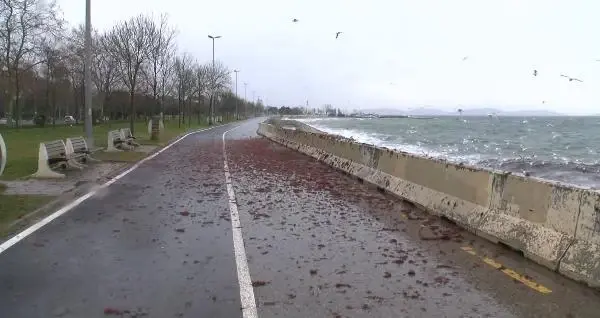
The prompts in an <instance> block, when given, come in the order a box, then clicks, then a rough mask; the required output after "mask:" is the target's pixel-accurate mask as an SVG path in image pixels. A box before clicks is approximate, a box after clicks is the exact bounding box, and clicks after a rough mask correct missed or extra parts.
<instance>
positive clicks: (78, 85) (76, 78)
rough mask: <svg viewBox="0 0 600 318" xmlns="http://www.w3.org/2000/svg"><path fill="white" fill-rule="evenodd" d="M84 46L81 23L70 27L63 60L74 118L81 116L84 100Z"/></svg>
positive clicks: (83, 30)
mask: <svg viewBox="0 0 600 318" xmlns="http://www.w3.org/2000/svg"><path fill="white" fill-rule="evenodd" d="M84 48H85V29H84V26H83V25H81V24H80V25H79V26H78V27H76V28H73V29H71V31H70V32H69V36H68V38H67V41H66V44H65V49H64V50H65V52H64V54H65V56H64V61H65V65H66V67H67V70H68V76H69V82H70V83H71V89H72V94H73V95H72V97H73V109H72V111H73V113H72V114H73V115H74V117H75V119H76V120H79V119H81V117H82V116H83V104H84V103H85V101H84V87H83V85H84V76H83V75H84V74H83V63H84Z"/></svg>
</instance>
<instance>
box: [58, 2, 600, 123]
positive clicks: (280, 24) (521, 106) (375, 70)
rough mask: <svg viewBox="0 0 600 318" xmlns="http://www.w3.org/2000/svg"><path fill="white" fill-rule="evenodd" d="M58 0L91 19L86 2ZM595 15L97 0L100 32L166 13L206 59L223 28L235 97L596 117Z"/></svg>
mask: <svg viewBox="0 0 600 318" xmlns="http://www.w3.org/2000/svg"><path fill="white" fill-rule="evenodd" d="M58 4H59V5H60V7H61V9H62V11H63V12H64V17H65V19H66V20H67V21H69V22H70V23H71V24H72V25H76V24H79V23H83V22H84V19H85V1H83V0H58ZM598 12H600V2H598V1H593V0H588V1H585V0H570V1H564V0H452V1H448V0H419V1H416V0H410V1H408V0H388V1H380V0H371V1H364V0H361V1H355V0H327V1H315V0H253V1H247V0H218V1H189V0H187V1H186V0H168V1H166V0H119V1H117V0H102V1H98V0H92V24H93V27H94V28H96V29H98V30H106V29H109V28H110V27H111V26H112V25H114V24H115V23H116V22H118V21H120V20H124V19H128V18H129V17H132V16H135V15H137V14H140V13H143V14H150V15H154V16H156V17H158V16H159V15H160V14H162V13H166V14H168V16H169V20H170V22H171V24H172V25H174V26H175V27H176V28H177V30H178V37H177V46H178V48H179V51H180V52H188V53H190V54H192V55H193V56H195V57H196V58H197V59H198V60H199V61H201V62H208V61H210V60H211V59H212V43H211V41H210V39H208V37H207V35H208V34H212V35H221V36H222V38H221V39H218V40H216V43H215V57H216V59H218V60H220V61H222V62H223V63H225V64H226V65H227V66H228V67H230V68H232V69H238V70H240V73H239V75H238V76H239V77H238V94H239V95H240V96H242V97H244V94H246V97H247V98H248V99H252V98H253V97H259V96H260V97H261V98H262V99H263V100H264V101H266V102H267V103H268V104H269V105H274V106H281V105H287V106H296V105H305V104H306V102H307V101H308V103H309V106H310V107H311V108H312V107H319V106H321V105H323V104H332V105H334V106H335V107H340V108H342V109H356V108H360V109H369V108H390V109H398V110H406V109H411V108H417V107H422V106H427V107H432V108H437V109H442V110H455V109H457V108H463V109H469V108H483V107H494V108H499V109H501V110H505V111H513V110H525V109H527V110H551V111H557V112H561V113H566V114H576V115H583V114H600V40H599V35H600V19H598V18H597V13H598ZM293 18H296V19H298V20H299V21H298V22H297V23H293V22H292V19H293ZM338 31H342V32H343V33H342V34H341V35H340V37H339V38H338V39H335V33H336V32H338ZM465 57H467V58H466V59H464V58H465ZM533 70H537V71H538V76H533ZM561 74H565V75H567V76H570V77H575V78H578V79H581V80H582V81H583V82H576V81H572V82H570V81H569V80H568V79H567V78H564V77H561V76H560V75H561ZM244 82H246V83H247V90H246V92H244V85H243V83H244ZM253 92H255V93H254V94H253ZM543 101H544V103H542V102H543Z"/></svg>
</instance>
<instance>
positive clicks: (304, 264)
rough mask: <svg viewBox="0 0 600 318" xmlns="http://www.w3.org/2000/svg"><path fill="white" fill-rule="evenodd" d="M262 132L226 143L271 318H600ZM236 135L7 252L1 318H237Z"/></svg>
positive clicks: (206, 143)
mask: <svg viewBox="0 0 600 318" xmlns="http://www.w3.org/2000/svg"><path fill="white" fill-rule="evenodd" d="M257 123H258V120H251V121H248V122H245V123H244V124H242V125H241V126H240V127H238V128H236V129H235V130H233V131H231V132H229V133H228V135H227V141H226V145H227V152H228V159H229V168H230V171H231V176H232V180H233V184H234V188H235V192H236V201H237V204H238V210H239V213H240V220H241V224H242V232H243V237H244V242H245V246H246V254H247V258H248V264H249V269H250V275H251V278H252V281H253V282H254V283H255V285H256V286H257V287H255V288H254V293H255V297H256V303H257V305H258V314H259V317H597V316H598V312H600V301H599V300H600V296H598V294H597V293H596V292H594V291H592V290H591V289H589V288H586V287H583V286H581V285H579V284H577V283H574V282H572V281H570V280H567V279H564V278H562V277H561V276H559V275H557V274H555V273H553V272H550V271H548V270H546V269H544V268H541V267H540V266H537V265H535V264H533V263H531V262H529V261H527V260H525V259H523V258H522V257H521V256H520V255H518V254H516V253H514V252H512V251H509V250H506V249H504V248H502V247H499V246H496V245H493V244H489V243H487V242H486V241H484V240H481V239H479V238H477V237H474V236H472V235H470V234H469V233H466V232H464V231H462V230H461V229H458V228H456V227H455V226H453V225H452V224H449V223H446V222H444V221H443V220H438V219H436V218H433V217H431V216H429V215H427V214H426V213H423V212H420V211H418V210H417V209H416V208H414V207H413V206H411V205H410V204H407V203H405V202H402V201H400V200H398V199H396V198H394V197H391V196H389V195H386V194H382V193H379V192H378V191H376V189H373V188H371V187H369V186H368V185H366V184H362V183H360V182H358V181H357V180H355V179H353V178H351V177H348V176H345V175H344V174H342V173H340V172H337V171H335V170H332V169H331V168H329V167H327V166H325V165H322V164H320V163H318V162H317V161H315V160H313V159H311V158H309V157H306V156H304V155H302V154H299V153H296V152H293V151H290V150H288V149H285V148H283V147H281V146H279V145H276V144H274V143H271V142H269V141H267V140H264V139H261V138H258V137H256V134H255V130H256V128H257ZM233 127H235V126H234V125H228V126H224V127H218V128H215V129H213V130H209V131H205V132H200V133H197V134H194V135H191V136H189V137H187V138H186V139H184V140H182V141H181V142H180V143H178V144H176V145H174V146H173V147H171V148H170V149H168V150H167V151H165V152H163V153H162V154H160V155H158V156H157V157H156V158H154V159H152V160H150V161H148V162H146V163H145V164H143V165H141V166H140V167H139V168H138V169H136V170H134V171H133V172H131V173H130V174H128V175H126V176H125V177H123V178H122V179H120V180H119V181H117V182H115V183H114V184H113V185H111V186H110V187H108V188H107V189H105V190H104V191H103V192H102V193H100V194H99V195H96V196H95V197H93V198H91V199H89V200H87V201H85V202H83V203H82V204H81V205H79V206H78V207H76V208H74V209H73V210H72V211H70V212H68V213H67V214H65V215H63V216H61V217H60V218H58V219H57V220H55V221H53V222H52V223H50V224H48V225H47V226H45V227H44V228H42V229H41V230H39V231H37V232H36V233H34V234H33V235H31V236H30V237H28V238H26V239H25V240H23V241H21V242H19V243H18V244H17V245H15V246H13V247H12V248H10V249H9V250H7V251H6V252H4V253H2V254H0V317H2V318H4V317H107V316H108V317H110V316H115V317H241V310H240V306H241V304H240V297H239V285H238V279H237V273H236V263H235V257H234V253H233V243H232V232H231V224H230V219H229V218H230V211H229V207H228V197H227V192H226V187H225V177H224V173H223V153H222V151H223V148H222V139H221V138H222V135H223V132H225V131H226V130H229V129H231V128H233ZM466 247H468V248H469V249H470V250H471V251H475V252H476V253H477V255H478V256H473V255H471V254H469V253H466V252H465V251H464V250H463V248H466ZM485 257H487V258H488V259H487V261H483V259H484V258H485ZM490 260H493V262H496V263H501V264H502V267H501V268H500V270H499V269H496V268H494V267H493V266H490V264H491V262H490ZM486 262H487V263H486ZM506 269H511V270H513V271H514V272H515V273H520V274H521V275H522V276H523V277H526V278H527V280H528V281H531V282H535V283H534V284H533V285H532V286H533V287H534V288H531V287H528V286H526V285H525V284H523V283H522V282H519V281H517V280H515V279H514V278H512V277H510V276H509V275H507V274H506ZM538 284H539V285H538ZM259 285H260V286H259ZM539 286H544V287H545V288H547V289H549V290H551V293H548V294H543V293H541V292H540V291H539V290H543V289H542V288H541V287H539Z"/></svg>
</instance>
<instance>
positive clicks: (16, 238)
mask: <svg viewBox="0 0 600 318" xmlns="http://www.w3.org/2000/svg"><path fill="white" fill-rule="evenodd" d="M220 126H222V125H219V126H215V127H211V128H205V129H201V130H196V131H193V132H190V133H187V134H185V135H183V136H182V137H181V138H179V139H177V140H175V141H174V142H172V143H171V144H169V145H167V146H166V147H164V148H163V149H161V150H159V151H157V152H155V153H154V154H152V155H150V156H148V157H146V158H144V159H142V160H140V161H139V162H138V163H136V164H134V165H133V166H132V167H131V168H129V169H127V170H125V171H123V172H122V173H120V174H119V175H118V176H116V177H114V178H112V179H110V180H109V181H107V182H106V183H104V184H102V185H100V186H99V187H96V188H94V189H92V190H91V191H90V192H88V193H86V194H84V195H83V196H81V197H79V198H77V199H76V200H75V201H72V202H71V203H69V204H67V205H65V206H64V207H62V208H60V209H59V210H58V211H56V212H54V213H52V214H50V215H49V216H47V217H45V218H44V219H42V220H41V221H39V222H37V223H35V224H33V225H32V226H30V227H28V228H26V229H25V230H23V231H22V232H21V233H19V234H17V235H15V236H13V237H11V238H10V239H9V240H7V241H6V242H4V243H2V244H0V254H2V253H4V252H5V251H6V250H7V249H9V248H10V247H11V246H13V245H15V244H17V243H19V242H20V241H21V240H23V239H24V238H26V237H28V236H29V235H31V234H33V233H34V232H35V231H37V230H39V229H41V228H42V227H44V226H45V225H46V224H48V223H50V222H52V221H53V220H55V219H56V218H58V217H59V216H61V215H63V214H65V213H67V212H69V211H70V210H72V209H73V208H74V207H76V206H78V205H79V204H81V202H83V201H85V200H87V199H89V198H90V197H92V196H94V195H95V194H96V193H97V192H98V191H100V190H102V189H104V188H106V187H108V186H109V185H111V184H113V183H115V182H117V181H118V180H119V179H121V178H123V177H124V176H126V175H127V174H129V173H130V172H132V171H133V170H135V169H137V168H138V167H139V166H141V165H142V164H143V163H144V162H146V161H148V160H151V159H153V158H154V157H156V156H158V155H159V154H161V153H162V152H163V151H166V150H167V149H169V148H171V147H172V146H173V145H175V144H176V143H178V142H180V141H181V140H183V139H184V138H186V137H187V136H189V135H192V134H195V133H198V132H201V131H206V130H210V129H214V128H217V127H220Z"/></svg>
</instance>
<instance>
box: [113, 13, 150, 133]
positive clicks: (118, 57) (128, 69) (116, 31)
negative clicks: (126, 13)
mask: <svg viewBox="0 0 600 318" xmlns="http://www.w3.org/2000/svg"><path fill="white" fill-rule="evenodd" d="M152 23H153V22H152V20H150V19H149V18H148V17H146V16H143V15H139V16H137V17H134V18H131V19H130V20H128V21H124V22H121V23H119V24H117V25H116V26H115V27H113V29H112V30H111V31H110V33H109V35H108V43H107V47H108V48H110V52H111V54H112V55H113V57H114V59H115V61H116V62H117V68H118V70H119V76H120V78H121V80H122V81H123V84H124V85H125V86H126V87H127V90H128V91H129V109H130V114H129V116H130V121H129V128H130V129H131V132H132V133H134V132H135V131H134V121H135V118H136V117H137V116H136V111H135V93H136V88H137V85H138V80H139V75H140V70H141V68H142V64H143V63H144V61H146V59H147V56H148V50H149V48H150V44H151V41H150V38H151V37H150V33H149V29H150V28H149V25H151V24H152Z"/></svg>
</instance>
